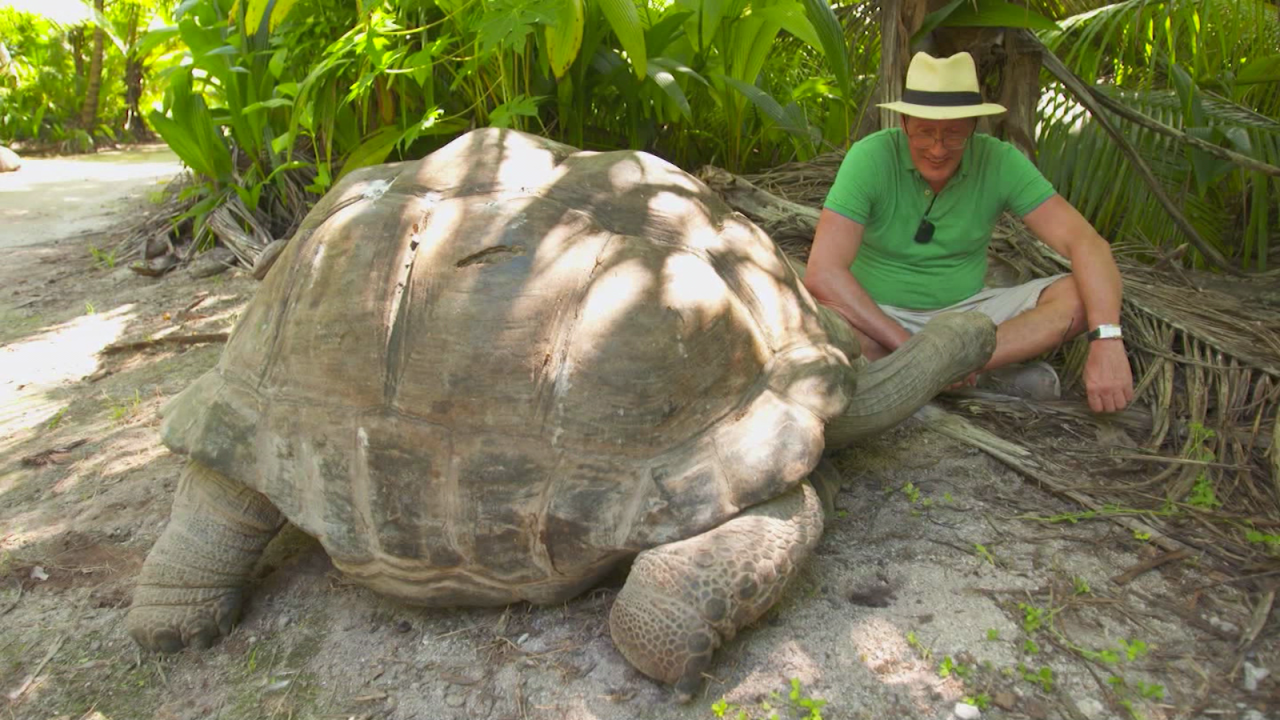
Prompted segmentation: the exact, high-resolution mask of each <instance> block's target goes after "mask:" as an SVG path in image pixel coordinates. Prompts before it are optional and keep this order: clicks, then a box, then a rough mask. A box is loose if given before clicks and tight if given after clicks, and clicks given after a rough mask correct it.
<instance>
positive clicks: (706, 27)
mask: <svg viewBox="0 0 1280 720" xmlns="http://www.w3.org/2000/svg"><path fill="white" fill-rule="evenodd" d="M676 1H677V2H678V3H679V4H680V6H681V7H684V8H688V9H689V10H692V11H693V15H692V16H691V17H690V18H689V20H688V26H687V27H688V29H689V35H690V36H691V37H693V38H694V49H695V50H697V51H698V52H699V53H704V52H706V51H707V46H708V45H711V41H712V40H713V39H714V38H715V36H716V33H717V32H718V31H719V30H720V21H721V20H723V19H724V14H725V4H726V0H676Z"/></svg>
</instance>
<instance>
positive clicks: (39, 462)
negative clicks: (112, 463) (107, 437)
mask: <svg viewBox="0 0 1280 720" xmlns="http://www.w3.org/2000/svg"><path fill="white" fill-rule="evenodd" d="M87 442H89V440H88V438H80V439H79V440H76V441H75V442H72V443H69V444H67V445H63V446H62V447H56V448H49V449H48V450H41V451H40V452H38V453H36V454H34V455H28V456H26V457H24V458H22V464H23V465H28V466H30V467H42V466H44V465H58V464H60V463H61V462H62V457H61V456H62V455H65V454H67V453H69V452H71V451H72V450H75V449H76V448H78V447H80V446H81V445H83V444H85V443H87ZM0 614H3V613H0Z"/></svg>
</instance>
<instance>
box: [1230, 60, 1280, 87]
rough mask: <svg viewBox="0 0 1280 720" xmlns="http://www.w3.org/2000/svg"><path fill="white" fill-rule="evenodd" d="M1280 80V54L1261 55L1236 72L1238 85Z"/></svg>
mask: <svg viewBox="0 0 1280 720" xmlns="http://www.w3.org/2000/svg"><path fill="white" fill-rule="evenodd" d="M1269 82H1280V55H1267V56H1266V57H1260V58H1258V59H1256V60H1254V61H1253V62H1251V63H1249V64H1248V65H1245V66H1244V67H1243V68H1241V69H1240V72H1239V73H1236V84H1237V85H1258V84H1260V83H1269Z"/></svg>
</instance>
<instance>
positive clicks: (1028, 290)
mask: <svg viewBox="0 0 1280 720" xmlns="http://www.w3.org/2000/svg"><path fill="white" fill-rule="evenodd" d="M1064 277H1067V276H1066V275H1053V276H1051V277H1046V278H1040V279H1038V280H1032V281H1031V282H1027V283H1023V284H1021V285H1014V286H1013V287H1007V288H984V289H982V290H981V291H979V292H978V294H976V295H974V296H973V297H971V298H969V299H968V300H962V301H960V302H958V303H956V304H955V305H952V306H950V307H944V308H941V309H938V310H907V309H905V308H900V307H894V306H892V305H881V306H880V309H881V310H883V311H884V314H885V315H888V316H889V317H891V318H893V319H894V320H897V321H898V322H899V323H901V324H902V327H904V328H906V329H907V331H908V332H910V333H911V334H913V335H914V334H915V333H918V332H920V329H921V328H923V327H924V326H925V323H927V322H929V321H930V320H932V319H933V318H934V317H935V316H937V315H941V314H942V313H944V312H955V311H958V310H977V311H978V312H980V313H982V314H984V315H986V316H987V317H989V318H991V319H992V320H993V321H995V323H996V324H997V325H999V324H1000V323H1002V322H1004V321H1005V320H1008V319H1009V318H1011V317H1013V316H1014V315H1020V314H1022V313H1024V312H1026V311H1028V310H1030V309H1031V308H1033V307H1035V306H1036V303H1038V302H1040V293H1041V292H1042V291H1043V290H1044V289H1045V288H1047V287H1049V286H1050V285H1052V284H1054V283H1055V282H1057V281H1059V280H1061V279H1062V278H1064Z"/></svg>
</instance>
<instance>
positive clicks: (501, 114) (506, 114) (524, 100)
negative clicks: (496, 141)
mask: <svg viewBox="0 0 1280 720" xmlns="http://www.w3.org/2000/svg"><path fill="white" fill-rule="evenodd" d="M543 99H544V98H543V97H542V96H539V97H529V96H528V95H523V94H522V95H517V96H515V97H514V98H512V99H511V100H508V101H507V102H504V103H502V104H501V105H499V106H498V107H496V108H494V109H493V112H490V113H489V126H490V127H499V128H504V127H511V120H512V118H515V117H517V116H521V117H537V116H538V103H540V102H542V100H543Z"/></svg>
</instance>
